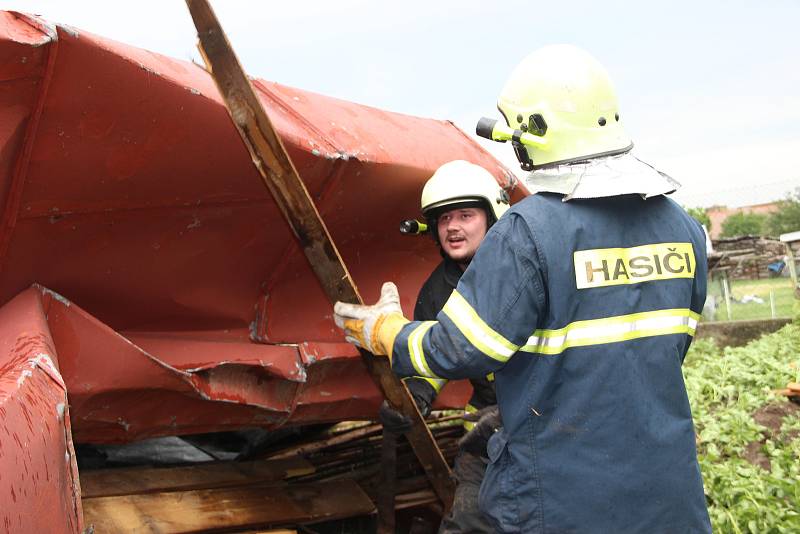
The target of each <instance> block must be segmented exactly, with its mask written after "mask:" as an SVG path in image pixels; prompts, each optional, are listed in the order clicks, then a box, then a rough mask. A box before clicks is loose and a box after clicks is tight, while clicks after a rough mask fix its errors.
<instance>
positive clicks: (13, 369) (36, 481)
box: [0, 300, 83, 533]
mask: <svg viewBox="0 0 800 534" xmlns="http://www.w3.org/2000/svg"><path fill="white" fill-rule="evenodd" d="M37 304H39V303H38V302H36V301H29V302H24V301H20V300H14V301H12V302H10V303H8V304H6V305H5V306H3V307H2V308H0V421H2V424H0V530H2V531H4V532H53V533H61V532H63V533H76V532H80V531H81V530H82V529H83V513H82V510H81V500H80V486H79V482H78V469H77V465H76V463H75V452H74V450H73V447H72V434H71V431H70V419H69V416H70V413H69V408H68V403H67V393H66V387H65V385H64V382H63V381H62V379H61V376H60V374H59V372H58V369H57V368H56V363H55V360H56V353H55V351H54V350H53V347H54V344H53V342H52V339H51V338H50V333H49V331H48V328H47V323H46V322H45V321H44V317H43V314H42V309H41V306H37Z"/></svg>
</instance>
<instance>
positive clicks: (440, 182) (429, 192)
mask: <svg viewBox="0 0 800 534" xmlns="http://www.w3.org/2000/svg"><path fill="white" fill-rule="evenodd" d="M466 203H475V204H476V205H480V207H482V208H484V209H485V210H486V216H487V218H488V219H489V225H491V224H492V223H493V222H494V221H496V220H497V219H499V218H500V216H501V215H502V214H503V213H505V212H506V210H508V208H509V200H508V195H507V194H506V192H505V191H504V190H503V188H502V187H500V185H499V184H498V183H497V180H495V178H494V176H492V174H491V173H490V172H489V171H487V170H486V169H484V168H483V167H480V166H478V165H475V164H474V163H470V162H468V161H463V160H455V161H450V162H448V163H445V164H444V165H442V166H441V167H439V168H438V169H436V172H434V173H433V176H431V177H430V179H428V181H427V182H426V183H425V187H423V188H422V198H421V199H420V204H421V208H422V215H424V216H425V217H426V218H428V219H435V218H436V217H437V216H438V215H439V213H441V212H442V211H443V209H442V208H445V207H447V206H454V205H455V204H466Z"/></svg>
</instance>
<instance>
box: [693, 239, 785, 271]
mask: <svg viewBox="0 0 800 534" xmlns="http://www.w3.org/2000/svg"><path fill="white" fill-rule="evenodd" d="M713 245H714V252H712V253H710V254H709V255H708V269H709V271H710V272H712V273H716V272H718V273H723V272H726V273H727V275H728V277H729V278H731V279H749V280H752V279H759V278H767V277H768V276H769V271H768V269H767V266H768V265H769V264H770V263H775V262H778V261H781V260H783V257H784V255H785V254H786V251H785V249H784V246H783V243H781V242H780V241H779V240H777V239H772V238H769V237H759V236H742V237H734V238H729V239H717V240H715V241H714V242H713Z"/></svg>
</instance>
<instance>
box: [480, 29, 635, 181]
mask: <svg viewBox="0 0 800 534" xmlns="http://www.w3.org/2000/svg"><path fill="white" fill-rule="evenodd" d="M497 107H498V109H499V110H500V112H501V113H502V114H503V117H504V118H505V119H506V123H507V124H508V126H509V127H510V128H511V130H513V133H511V132H507V134H508V135H505V136H503V135H502V134H498V132H495V135H492V137H493V138H494V139H495V140H498V141H501V140H507V139H512V141H513V142H514V149H515V152H516V153H517V159H519V160H520V163H521V164H522V168H523V169H524V170H533V168H534V167H541V166H544V165H548V164H556V163H571V162H575V161H580V160H585V159H588V158H590V157H596V156H605V155H612V154H620V153H623V152H627V151H628V150H630V149H631V148H632V147H633V143H632V142H631V139H630V138H629V137H628V135H627V134H626V133H625V130H624V128H623V127H622V122H621V117H620V112H619V105H618V102H617V95H616V91H615V90H614V86H613V84H612V83H611V79H610V78H609V76H608V73H607V72H606V70H605V69H604V68H603V66H602V65H600V63H599V62H598V61H597V60H596V59H595V58H593V57H592V56H591V55H589V54H588V53H586V52H584V51H583V50H581V49H580V48H577V47H575V46H571V45H551V46H546V47H544V48H540V49H539V50H536V51H535V52H533V53H532V54H530V55H529V56H528V57H526V58H525V59H523V60H522V63H520V64H519V65H518V66H517V68H516V69H514V71H513V72H512V73H511V77H510V78H509V79H508V81H507V82H506V85H505V87H503V90H502V92H501V93H500V97H499V99H498V102H497ZM484 120H485V119H484ZM483 126H484V130H485V126H486V125H485V124H484V125H483ZM491 127H494V128H495V129H496V130H498V129H502V128H504V127H501V128H497V127H495V125H494V123H492V124H491V126H490V130H489V132H491ZM480 129H481V126H480V125H479V135H484V134H481V133H480ZM503 137H504V138H503Z"/></svg>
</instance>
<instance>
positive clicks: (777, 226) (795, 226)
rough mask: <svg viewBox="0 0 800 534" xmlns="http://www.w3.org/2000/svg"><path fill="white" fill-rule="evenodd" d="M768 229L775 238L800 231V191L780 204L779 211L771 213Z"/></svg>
mask: <svg viewBox="0 0 800 534" xmlns="http://www.w3.org/2000/svg"><path fill="white" fill-rule="evenodd" d="M766 228H767V232H768V233H769V234H770V235H773V236H779V235H780V234H788V233H789V232H796V231H798V230H800V189H798V190H797V191H795V193H794V194H792V195H789V197H788V198H786V199H785V200H781V201H780V202H778V211H776V212H774V213H770V215H769V218H768V219H767V224H766Z"/></svg>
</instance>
